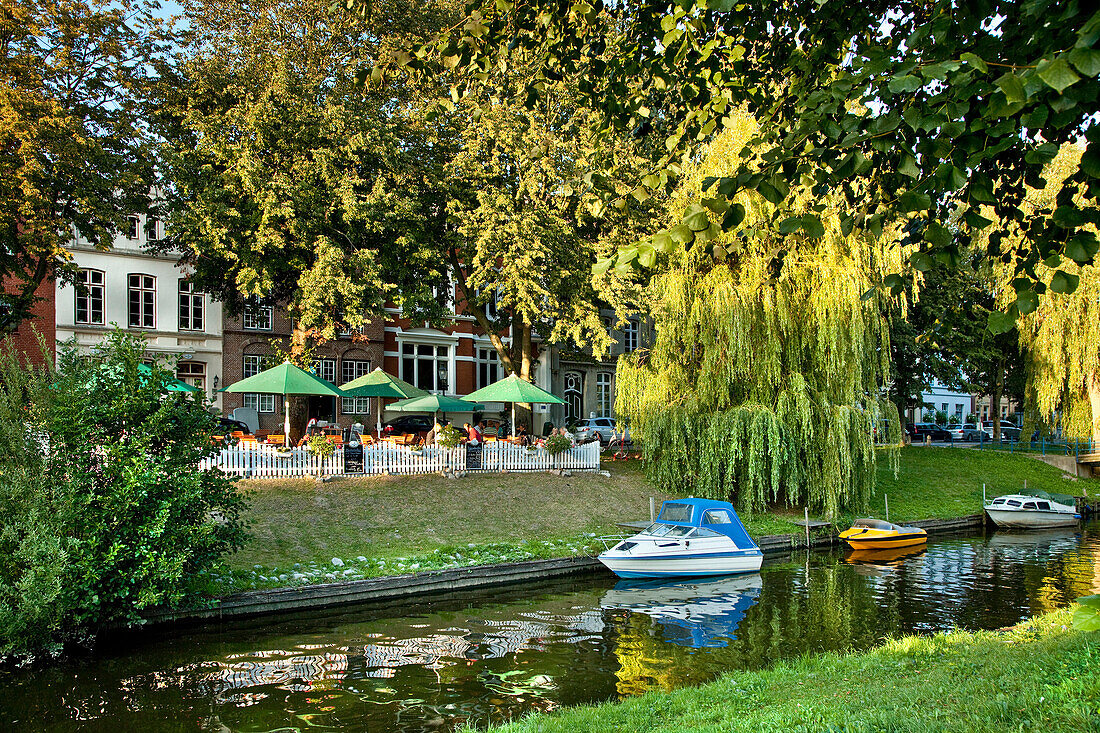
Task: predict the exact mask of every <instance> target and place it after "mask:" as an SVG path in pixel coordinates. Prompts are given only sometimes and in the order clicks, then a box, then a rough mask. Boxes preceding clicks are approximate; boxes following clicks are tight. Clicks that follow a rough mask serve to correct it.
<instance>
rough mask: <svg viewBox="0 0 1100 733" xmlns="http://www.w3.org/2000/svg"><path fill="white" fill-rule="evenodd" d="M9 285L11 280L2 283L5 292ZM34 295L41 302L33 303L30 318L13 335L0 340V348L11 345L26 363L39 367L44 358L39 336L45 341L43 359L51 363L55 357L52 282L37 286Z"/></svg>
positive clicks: (55, 339) (55, 332)
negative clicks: (45, 351) (45, 350)
mask: <svg viewBox="0 0 1100 733" xmlns="http://www.w3.org/2000/svg"><path fill="white" fill-rule="evenodd" d="M11 284H12V281H11V280H5V281H4V289H5V291H6V290H7V288H8V287H9V286H10V285H11ZM35 295H36V296H38V297H39V298H41V300H39V301H38V302H37V303H35V304H34V307H33V308H32V309H31V317H30V318H28V319H27V320H25V321H23V323H22V324H20V326H19V328H18V329H16V331H15V333H13V334H11V335H9V336H6V337H4V338H3V339H2V340H0V346H2V348H7V346H8V345H9V344H11V345H13V346H15V350H16V351H17V352H19V353H20V354H22V355H23V356H24V357H25V358H26V359H27V361H28V362H30V363H32V364H37V365H41V364H42V362H43V356H44V355H43V353H42V350H41V348H40V347H39V343H38V336H39V335H41V336H42V337H43V338H44V339H45V341H46V349H47V353H46V354H45V358H48V359H49V360H50V362H51V363H53V362H54V360H55V358H56V355H57V330H56V320H55V313H54V311H55V308H54V302H55V297H56V288H55V286H54V283H53V281H52V280H50V281H47V282H44V283H42V284H41V285H39V286H38V289H37V290H36V291H35ZM36 332H37V333H36Z"/></svg>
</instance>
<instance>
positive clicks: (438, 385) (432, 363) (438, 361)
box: [401, 343, 451, 393]
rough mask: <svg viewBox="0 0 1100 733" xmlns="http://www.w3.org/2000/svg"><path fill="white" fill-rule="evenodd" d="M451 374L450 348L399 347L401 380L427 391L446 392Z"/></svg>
mask: <svg viewBox="0 0 1100 733" xmlns="http://www.w3.org/2000/svg"><path fill="white" fill-rule="evenodd" d="M450 373H451V347H450V346H445V345H440V346H437V345H435V344H410V343H404V344H402V345H401V379H404V380H405V381H406V382H408V383H410V384H412V385H414V386H417V387H419V388H420V389H423V390H427V391H428V392H440V393H442V392H446V391H447V388H448V379H449V377H450Z"/></svg>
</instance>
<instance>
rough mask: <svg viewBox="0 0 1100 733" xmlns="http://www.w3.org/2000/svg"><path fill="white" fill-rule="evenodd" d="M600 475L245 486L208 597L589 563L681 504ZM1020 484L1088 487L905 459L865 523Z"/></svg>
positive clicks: (633, 475) (634, 476)
mask: <svg viewBox="0 0 1100 733" xmlns="http://www.w3.org/2000/svg"><path fill="white" fill-rule="evenodd" d="M605 465H606V468H607V469H608V470H609V471H610V472H611V476H610V478H606V477H602V476H599V475H595V474H575V475H573V476H555V475H552V474H545V473H540V474H519V473H510V474H483V475H478V476H467V477H465V478H462V479H457V480H455V479H446V478H443V477H441V476H434V475H433V476H372V477H362V478H345V479H337V480H334V481H331V482H328V483H325V484H317V483H316V482H314V481H313V480H312V479H254V480H249V481H244V482H242V483H241V486H242V487H243V488H244V489H245V490H246V492H247V493H248V495H249V499H250V502H251V507H250V509H249V511H248V515H247V519H248V520H249V521H250V523H251V528H250V529H251V532H252V535H253V539H252V540H251V541H250V542H249V544H248V545H247V546H246V547H245V548H244V549H243V550H242V551H240V552H238V553H237V554H236V555H234V556H233V557H231V558H230V559H229V563H228V569H227V572H223V573H220V574H217V575H215V577H214V578H213V581H214V583H213V587H214V588H215V589H216V590H214V591H212V592H214V593H215V594H222V593H226V592H231V591H234V590H240V589H246V588H265V587H278V586H286V585H302V584H308V583H324V582H332V581H334V580H341V579H355V578H366V577H375V576H382V575H396V574H401V573H409V572H417V571H423V570H433V569H439V568H446V567H460V566H466V565H485V564H490V563H495V562H510V561H518V560H529V559H536V558H550V557H565V556H575V555H585V554H592V553H593V552H595V551H596V550H598V549H600V548H602V544H601V543H600V542H598V541H597V540H596V537H597V536H599V535H604V534H616V533H619V532H621V530H620V529H619V528H617V527H616V526H615V524H616V522H624V521H637V520H642V519H646V518H648V516H649V497H651V496H652V497H655V498H656V500H657V501H658V502H660V501H662V500H664V499H668V498H674V497H672V496H669V495H665V494H662V493H660V492H658V491H656V490H654V488H653V487H652V486H651V485H650V484H649V482H648V481H647V480H646V478H645V475H644V473H643V471H642V468H641V464H640V463H639V462H638V461H626V462H608V463H606V464H605ZM1024 480H1027V484H1028V486H1029V487H1031V488H1041V489H1046V490H1048V491H1057V492H1063V493H1080V488H1081V487H1082V486H1084V483H1085V482H1074V481H1069V480H1066V479H1064V478H1062V473H1061V472H1060V471H1059V470H1057V469H1056V468H1054V467H1052V466H1049V465H1047V464H1045V463H1042V462H1040V461H1037V460H1034V459H1032V458H1028V457H1026V456H1022V455H1011V454H1004V453H999V452H997V453H994V452H992V451H985V452H980V451H975V450H968V449H962V448H907V449H904V450H902V451H901V462H900V471H899V473H898V475H897V477H896V478H895V476H894V474H893V471H892V469H891V467H890V465H889V462H888V461H882V462H881V463H880V465H879V469H878V494H877V496H876V498H875V500H874V501H873V505H872V507H871V508H870V513H872V514H875V515H877V516H882V515H883V511H882V504H881V502H882V499H883V495H884V494H886V495H889V500H890V518H891V519H892V520H895V521H909V520H915V519H925V518H934V517H935V518H949V517H958V516H963V515H966V514H975V513H977V512H979V511H981V485H982V482H985V483H986V484H987V485H988V491H989V495H990V496H995V495H996V494H998V493H1006V492H1009V491H1015V490H1017V489H1018V488H1020V487H1022V486H1023V482H1024ZM1093 483H1097V484H1100V482H1093ZM802 516H803V515H802V511H801V508H800V507H791V508H779V507H777V508H775V509H774V510H773V511H770V512H768V513H759V514H756V515H754V516H751V517H743V519H744V520H745V525H746V527H747V529H748V530H749V533H750V534H752V535H753V536H755V537H761V536H764V535H769V534H789V533H793V532H800V531H801V530H800V529H799V528H798V527H796V526H795V525H794V524H792V521H794V520H801V519H802ZM850 518H851V517H850V516H846V517H841V518H839V519H838V520H837V523H838V524H840V525H846V524H847V522H848V520H849V519H850ZM334 560H336V561H337V562H334Z"/></svg>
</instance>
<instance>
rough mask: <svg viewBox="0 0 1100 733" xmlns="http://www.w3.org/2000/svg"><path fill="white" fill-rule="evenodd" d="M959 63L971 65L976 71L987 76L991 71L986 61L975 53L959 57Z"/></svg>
mask: <svg viewBox="0 0 1100 733" xmlns="http://www.w3.org/2000/svg"><path fill="white" fill-rule="evenodd" d="M959 61H962V62H963V63H965V64H970V65H971V66H973V67H974V68H975V69H977V70H978V71H980V72H982V73H983V74H985V73H987V72H988V71H989V67H988V66H986V63H985V61H983V60H982V58H981V57H980V56H978V55H977V54H973V53H969V52H967V53H964V54H963V55H962V56H960V57H959Z"/></svg>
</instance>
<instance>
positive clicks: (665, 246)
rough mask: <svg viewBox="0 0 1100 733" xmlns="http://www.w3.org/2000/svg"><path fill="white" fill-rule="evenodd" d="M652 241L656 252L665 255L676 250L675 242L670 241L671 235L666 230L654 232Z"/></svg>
mask: <svg viewBox="0 0 1100 733" xmlns="http://www.w3.org/2000/svg"><path fill="white" fill-rule="evenodd" d="M652 242H653V246H654V247H655V248H656V249H657V251H658V252H663V253H664V254H666V255H667V254H672V253H673V252H674V251H675V250H676V242H674V241H672V237H671V236H670V235H669V233H668V232H667V231H664V232H657V233H656V234H654V235H653V239H652Z"/></svg>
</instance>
